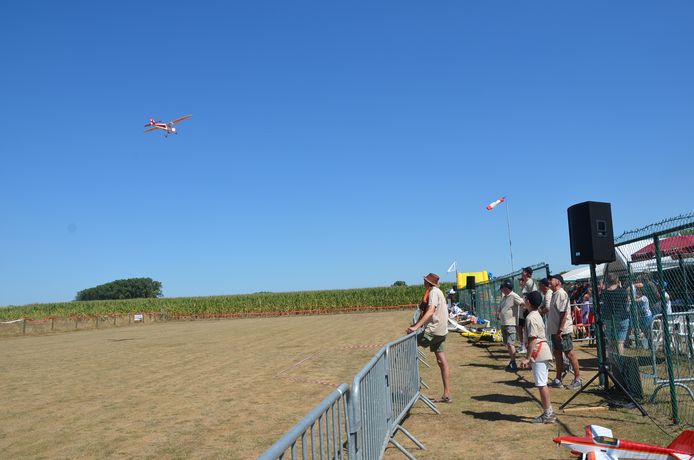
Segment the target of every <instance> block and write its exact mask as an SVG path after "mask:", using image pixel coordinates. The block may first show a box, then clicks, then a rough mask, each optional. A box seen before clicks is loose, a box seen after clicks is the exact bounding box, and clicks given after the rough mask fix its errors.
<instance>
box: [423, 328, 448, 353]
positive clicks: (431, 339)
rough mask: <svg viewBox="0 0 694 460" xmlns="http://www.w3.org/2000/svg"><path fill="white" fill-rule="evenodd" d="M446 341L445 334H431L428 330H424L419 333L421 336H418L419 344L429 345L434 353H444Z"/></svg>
mask: <svg viewBox="0 0 694 460" xmlns="http://www.w3.org/2000/svg"><path fill="white" fill-rule="evenodd" d="M445 341H446V336H445V335H431V334H429V333H428V332H423V333H421V334H420V335H419V337H417V344H418V345H419V346H420V347H424V348H426V347H429V350H431V351H432V352H434V353H443V351H444V345H443V343H444V342H445Z"/></svg>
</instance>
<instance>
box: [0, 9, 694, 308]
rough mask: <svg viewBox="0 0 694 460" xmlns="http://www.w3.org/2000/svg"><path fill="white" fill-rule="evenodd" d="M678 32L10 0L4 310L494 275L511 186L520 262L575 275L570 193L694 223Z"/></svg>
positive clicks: (417, 15)
mask: <svg viewBox="0 0 694 460" xmlns="http://www.w3.org/2000/svg"><path fill="white" fill-rule="evenodd" d="M692 24H694V3H692V2H690V1H681V0H680V1H668V2H654V1H633V0H629V1H610V2H604V1H588V2H557V1H533V2H518V1H478V2H459V1H448V2H444V1H442V2H412V1H381V2H301V1H297V2H286V1H253V2H214V3H207V2H190V1H187V2H177V1H170V2H164V3H162V2H107V3H104V2H93V1H91V2H86V1H85V2H60V3H56V2H10V3H7V4H5V5H3V6H2V7H0V43H2V45H0V56H1V57H2V67H1V69H2V70H1V71H0V102H1V107H2V110H0V155H1V156H2V168H0V192H1V193H2V199H1V200H0V241H1V243H0V244H1V247H2V255H1V256H0V305H19V304H25V303H33V302H51V301H67V300H71V299H73V298H74V296H75V294H76V292H77V291H79V290H81V289H84V288H88V287H92V286H95V285H98V284H102V283H105V282H108V281H112V280H115V279H122V278H130V277H152V278H154V279H156V280H159V281H161V282H162V283H163V287H164V295H165V296H167V297H175V296H192V295H216V294H233V293H246V292H255V291H261V290H263V291H287V290H306V289H328V288H349V287H367V286H383V285H389V284H391V283H392V282H394V281H395V280H405V281H407V282H408V283H419V282H421V276H422V275H424V274H426V273H428V272H430V271H433V272H438V273H440V274H442V275H445V271H446V269H447V268H448V266H449V265H450V263H451V262H452V261H453V260H457V261H458V267H459V269H461V270H462V271H467V270H483V269H486V270H490V271H492V272H494V273H496V274H501V273H506V272H508V271H510V261H509V254H508V241H507V233H506V214H505V209H504V208H503V206H504V205H502V206H500V207H498V208H497V209H495V210H494V211H493V212H488V211H486V210H485V206H486V205H487V204H488V203H489V202H491V201H493V200H495V199H496V198H498V197H500V196H502V195H507V196H508V197H509V204H510V208H509V210H510V214H511V225H512V236H513V249H514V259H515V263H516V268H518V267H520V266H522V265H525V264H531V263H535V262H540V261H546V262H548V263H549V264H550V266H551V267H552V268H553V269H555V270H564V269H569V268H570V267H571V265H570V258H569V244H568V228H567V218H566V208H567V207H568V206H570V205H572V204H575V203H578V202H582V201H586V200H596V201H608V202H611V203H612V206H613V217H614V227H615V231H616V233H617V234H619V233H621V232H622V231H624V230H631V229H633V228H636V227H640V226H643V225H646V224H648V223H651V222H653V221H656V220H660V219H662V218H665V217H670V216H673V215H677V214H680V213H683V212H689V211H691V210H692V206H691V203H692V197H693V191H692V185H691V183H692V171H693V166H694V160H693V159H692V153H694V84H693V82H694V27H692ZM185 114H192V115H193V118H192V119H190V120H187V121H185V122H184V123H182V124H181V125H179V126H180V135H178V136H173V137H169V138H168V139H165V138H164V137H163V136H162V135H161V133H149V134H144V133H143V125H144V123H145V122H146V121H147V120H148V119H149V118H150V117H155V118H156V119H163V120H167V119H173V118H176V117H179V116H181V115H185ZM445 279H452V277H451V276H450V275H448V276H446V277H445Z"/></svg>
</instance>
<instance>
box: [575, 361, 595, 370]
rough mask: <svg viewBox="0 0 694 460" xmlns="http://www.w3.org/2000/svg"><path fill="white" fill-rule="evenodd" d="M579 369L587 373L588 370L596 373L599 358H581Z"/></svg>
mask: <svg viewBox="0 0 694 460" xmlns="http://www.w3.org/2000/svg"><path fill="white" fill-rule="evenodd" d="M578 367H579V368H580V369H581V370H582V371H587V370H592V371H595V370H597V369H598V358H579V359H578Z"/></svg>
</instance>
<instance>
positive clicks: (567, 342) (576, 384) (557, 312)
mask: <svg viewBox="0 0 694 460" xmlns="http://www.w3.org/2000/svg"><path fill="white" fill-rule="evenodd" d="M549 282H550V286H551V288H552V300H551V302H550V305H549V313H547V334H549V335H550V337H551V338H552V349H553V351H554V358H555V359H556V361H557V375H556V377H555V378H554V380H552V381H551V382H550V383H549V386H551V387H555V388H560V387H561V386H562V383H561V378H562V374H563V373H564V357H563V356H562V355H566V357H567V359H568V360H569V362H570V363H571V367H573V370H574V380H573V382H571V384H570V385H567V388H569V389H572V390H578V389H579V388H581V386H583V382H582V381H581V377H580V372H579V370H578V358H576V353H574V348H573V341H572V334H573V321H572V319H571V302H570V300H569V294H567V293H566V291H565V290H564V287H563V286H564V278H562V276H561V275H551V276H550V277H549Z"/></svg>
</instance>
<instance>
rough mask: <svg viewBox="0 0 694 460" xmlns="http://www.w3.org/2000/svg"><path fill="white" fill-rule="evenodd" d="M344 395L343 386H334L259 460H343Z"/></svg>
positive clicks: (345, 415)
mask: <svg viewBox="0 0 694 460" xmlns="http://www.w3.org/2000/svg"><path fill="white" fill-rule="evenodd" d="M348 393H349V386H348V385H347V384H346V383H343V384H342V385H340V386H339V387H337V389H336V390H335V391H333V392H332V393H330V394H329V395H328V397H326V398H325V399H324V400H323V401H322V402H321V403H320V404H318V405H317V406H316V407H315V408H314V409H313V410H311V412H309V413H308V414H307V415H306V417H304V418H303V419H302V420H301V421H300V422H299V423H297V424H296V425H295V426H294V427H293V428H292V429H291V430H289V431H288V432H287V433H286V434H285V435H284V436H282V438H280V439H279V440H278V441H277V442H276V443H275V444H273V445H272V447H270V449H268V450H267V451H266V452H265V453H264V454H263V455H261V456H260V457H259V458H260V459H261V460H272V459H278V458H291V459H296V458H302V459H306V458H312V459H313V458H330V459H341V458H347V452H346V451H345V448H344V446H345V442H346V440H347V426H348V422H349V416H348V412H347V394H348Z"/></svg>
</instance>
